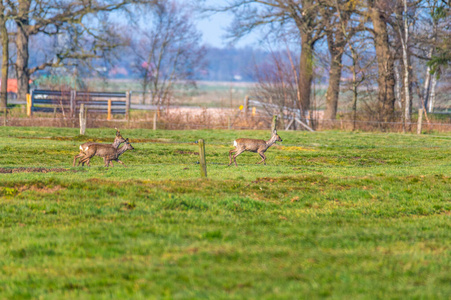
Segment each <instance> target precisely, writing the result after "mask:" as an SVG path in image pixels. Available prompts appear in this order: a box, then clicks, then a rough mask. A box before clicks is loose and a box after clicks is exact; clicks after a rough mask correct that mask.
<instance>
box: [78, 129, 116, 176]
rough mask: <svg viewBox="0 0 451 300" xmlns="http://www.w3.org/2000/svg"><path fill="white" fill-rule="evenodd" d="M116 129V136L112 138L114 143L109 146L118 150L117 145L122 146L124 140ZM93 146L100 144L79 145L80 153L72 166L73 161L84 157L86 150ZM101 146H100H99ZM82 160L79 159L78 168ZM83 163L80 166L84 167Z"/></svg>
mask: <svg viewBox="0 0 451 300" xmlns="http://www.w3.org/2000/svg"><path fill="white" fill-rule="evenodd" d="M114 129H116V136H115V137H114V142H113V144H111V146H113V147H114V148H116V149H117V148H119V145H120V144H122V143H123V142H125V139H124V138H123V137H122V135H121V132H120V131H119V129H117V128H114ZM94 144H100V143H95V142H87V143H84V144H81V145H80V153H78V154H77V155H75V156H74V163H73V165H72V166H74V167H75V161H76V160H77V158H80V157H84V156H85V155H86V151H87V150H88V148H89V146H91V145H94ZM101 145H102V144H101ZM82 159H83V158H80V161H79V162H78V166H79V165H80V163H81V161H82ZM84 165H85V163H84V162H83V163H82V166H84ZM87 165H88V166H89V160H88V162H87Z"/></svg>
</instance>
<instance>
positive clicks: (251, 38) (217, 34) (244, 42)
mask: <svg viewBox="0 0 451 300" xmlns="http://www.w3.org/2000/svg"><path fill="white" fill-rule="evenodd" d="M178 1H179V2H184V1H189V0H178ZM224 2H225V1H224V0H206V1H205V3H206V4H207V5H215V3H219V5H220V4H224ZM232 21H233V15H232V14H231V13H216V14H214V15H211V16H210V17H208V18H200V19H197V20H196V24H197V29H198V30H199V31H201V32H202V35H203V41H204V43H205V44H207V45H210V46H214V47H218V48H223V47H226V46H227V45H228V43H229V42H230V41H229V40H227V39H226V38H225V35H226V34H227V27H228V26H229V25H230V23H231V22H232ZM258 38H259V36H258V33H255V34H254V33H252V34H250V35H247V36H245V37H243V38H242V39H240V40H239V41H238V42H237V43H236V44H235V45H234V46H235V47H244V46H252V47H254V48H258V47H259V45H258V42H259V40H258Z"/></svg>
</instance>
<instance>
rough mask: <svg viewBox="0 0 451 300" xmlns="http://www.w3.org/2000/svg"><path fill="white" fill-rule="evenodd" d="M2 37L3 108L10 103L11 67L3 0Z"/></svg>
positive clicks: (0, 7) (0, 100)
mask: <svg viewBox="0 0 451 300" xmlns="http://www.w3.org/2000/svg"><path fill="white" fill-rule="evenodd" d="M0 14H1V15H0V38H1V40H2V75H1V78H2V81H1V82H2V85H1V90H0V108H1V109H2V110H3V109H5V108H6V107H7V105H8V67H9V62H8V58H9V48H8V47H9V38H8V30H7V29H6V16H5V7H4V5H3V1H2V2H1V3H0Z"/></svg>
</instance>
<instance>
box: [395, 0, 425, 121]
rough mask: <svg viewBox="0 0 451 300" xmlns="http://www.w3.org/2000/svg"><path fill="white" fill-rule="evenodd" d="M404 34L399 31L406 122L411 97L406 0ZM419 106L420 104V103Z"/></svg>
mask: <svg viewBox="0 0 451 300" xmlns="http://www.w3.org/2000/svg"><path fill="white" fill-rule="evenodd" d="M403 2H404V11H403V19H404V36H403V34H402V32H401V34H400V37H401V44H402V60H403V65H404V98H405V100H404V102H405V106H404V120H405V121H406V122H408V123H410V122H411V121H412V97H411V94H412V93H411V85H410V82H411V80H410V69H411V66H410V55H409V23H408V20H407V0H404V1H403ZM420 106H421V104H420Z"/></svg>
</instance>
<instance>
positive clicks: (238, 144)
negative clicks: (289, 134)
mask: <svg viewBox="0 0 451 300" xmlns="http://www.w3.org/2000/svg"><path fill="white" fill-rule="evenodd" d="M281 141H282V139H281V138H280V136H279V135H278V134H277V130H274V131H273V132H272V135H271V138H270V139H269V140H268V141H264V140H256V139H237V140H235V141H233V146H235V149H233V150H230V151H229V160H230V163H229V166H230V165H231V164H232V153H234V152H236V153H235V155H233V161H234V162H235V166H238V164H237V163H236V157H237V156H238V155H240V154H241V153H243V152H244V151H251V152H256V153H258V154H260V157H261V158H262V160H261V161H259V162H258V164H261V163H264V164H265V165H266V156H265V154H264V153H265V152H266V150H268V148H269V147H271V146H272V145H273V144H274V143H275V142H281Z"/></svg>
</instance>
